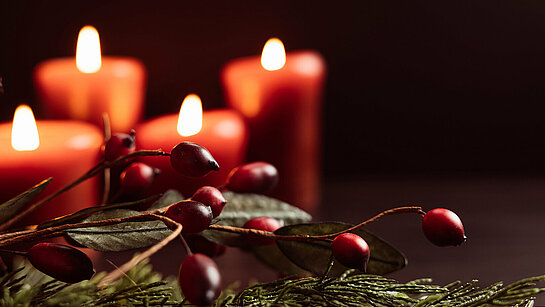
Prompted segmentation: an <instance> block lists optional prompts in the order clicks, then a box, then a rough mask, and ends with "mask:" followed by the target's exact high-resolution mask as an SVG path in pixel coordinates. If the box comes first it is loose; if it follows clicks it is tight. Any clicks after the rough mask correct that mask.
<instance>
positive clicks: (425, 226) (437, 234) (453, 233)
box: [422, 208, 466, 246]
mask: <svg viewBox="0 0 545 307" xmlns="http://www.w3.org/2000/svg"><path fill="white" fill-rule="evenodd" d="M422 230H423V231H424V235H425V236H426V238H428V240H430V241H431V243H433V244H435V245H437V246H448V245H460V244H462V243H463V242H464V241H465V240H466V236H465V234H464V225H462V221H461V220H460V218H459V217H458V215H456V213H454V212H452V211H450V210H448V209H444V208H436V209H433V210H431V211H429V212H428V213H426V215H424V219H423V220H422Z"/></svg>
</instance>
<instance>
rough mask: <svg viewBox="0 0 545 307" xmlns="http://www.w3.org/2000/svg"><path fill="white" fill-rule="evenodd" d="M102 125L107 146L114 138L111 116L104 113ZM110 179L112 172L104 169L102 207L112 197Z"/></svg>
mask: <svg viewBox="0 0 545 307" xmlns="http://www.w3.org/2000/svg"><path fill="white" fill-rule="evenodd" d="M102 123H103V125H104V144H106V143H107V142H108V141H109V140H110V138H111V137H112V128H111V126H110V116H108V113H107V112H104V113H102ZM110 177H111V171H110V168H109V167H107V168H105V169H104V191H102V201H101V202H100V204H101V205H103V204H105V203H106V202H107V201H108V195H110V186H111V184H110Z"/></svg>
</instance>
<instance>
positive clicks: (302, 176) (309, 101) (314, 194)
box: [221, 38, 326, 211]
mask: <svg viewBox="0 0 545 307" xmlns="http://www.w3.org/2000/svg"><path fill="white" fill-rule="evenodd" d="M325 73H326V65H325V62H324V60H323V58H322V57H321V56H320V55H319V54H318V53H317V52H315V51H310V50H306V51H295V52H290V53H288V54H287V55H286V53H285V51H284V46H283V44H282V42H281V41H280V40H279V39H276V38H273V39H270V40H269V41H267V43H266V44H265V47H264V48H263V53H262V57H261V59H260V58H259V57H257V56H256V57H247V58H241V59H236V60H233V61H231V62H229V63H227V64H226V65H225V67H224V68H223V70H222V74H221V80H222V85H223V89H224V92H225V99H226V103H227V105H228V106H230V107H232V108H234V109H236V110H239V111H240V112H241V113H242V114H243V115H244V116H245V118H246V119H247V121H248V123H249V128H250V132H251V133H250V144H249V151H248V160H250V161H258V160H262V161H267V162H270V163H272V164H274V165H275V166H276V167H277V168H278V171H279V175H280V181H279V185H278V187H277V188H276V189H275V190H273V195H274V196H276V197H278V198H280V199H282V200H285V201H287V202H289V203H291V204H292V205H295V206H299V207H301V208H303V209H306V210H309V211H313V210H314V209H315V207H316V206H317V204H318V203H319V200H320V187H319V184H320V116H321V100H322V91H323V83H324V79H325Z"/></svg>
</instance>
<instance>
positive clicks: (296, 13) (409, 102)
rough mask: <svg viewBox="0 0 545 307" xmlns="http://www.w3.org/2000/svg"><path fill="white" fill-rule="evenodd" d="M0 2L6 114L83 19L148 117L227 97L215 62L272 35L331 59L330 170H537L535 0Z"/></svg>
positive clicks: (544, 166)
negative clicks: (138, 80)
mask: <svg viewBox="0 0 545 307" xmlns="http://www.w3.org/2000/svg"><path fill="white" fill-rule="evenodd" d="M0 3H1V4H0V46H1V47H0V75H3V76H4V77H5V79H6V81H5V83H6V87H7V92H6V96H5V97H4V98H2V103H1V105H0V111H1V119H2V120H9V119H10V118H11V116H12V112H13V110H14V108H15V106H16V105H17V104H19V103H20V102H27V103H30V104H31V105H34V106H35V107H36V105H35V101H34V94H33V89H32V83H31V71H32V68H33V66H34V65H35V64H36V63H38V62H40V61H42V60H45V59H48V58H52V57H59V56H72V55H73V54H74V49H75V39H76V36H77V33H78V30H79V29H80V27H81V26H83V25H86V24H92V25H94V26H95V27H97V28H98V29H99V31H100V34H101V40H102V48H103V52H104V54H106V55H130V56H135V57H137V58H140V59H141V60H142V61H143V62H144V63H145V65H146V66H147V68H148V71H149V86H148V93H147V106H146V115H147V116H148V117H150V116H154V115H158V114H163V113H167V112H176V111H177V110H178V108H179V103H180V101H181V99H182V98H183V97H184V96H185V95H186V94H187V93H189V92H197V93H199V94H200V95H201V97H202V98H203V101H204V103H205V108H209V109H210V108H216V107H220V106H222V104H223V102H222V93H221V88H220V85H219V80H218V72H219V69H220V67H221V66H222V65H223V64H224V63H225V62H226V61H228V60H229V59H232V58H236V57H240V56H246V55H253V54H259V53H260V51H261V48H262V45H263V43H264V42H265V41H266V40H267V39H268V38H269V37H271V36H278V37H280V38H281V39H282V40H283V41H284V42H285V45H286V48H287V49H288V50H295V49H302V48H312V49H316V50H318V51H320V52H321V53H322V54H323V55H324V56H325V58H326V60H327V62H328V65H329V74H328V81H327V88H326V95H325V107H324V111H325V112H324V133H323V135H324V157H325V161H324V165H325V168H324V170H325V174H326V175H328V176H341V175H343V176H348V175H351V176H352V175H353V176H357V175H358V174H360V173H371V172H387V171H388V172H406V171H410V172H414V171H423V172H426V171H474V170H478V171H486V170H497V171H538V172H540V171H543V170H545V159H544V158H543V157H545V141H544V140H543V137H542V135H543V134H544V133H545V121H544V119H543V117H544V116H545V113H544V112H543V111H544V108H543V107H542V105H543V104H544V102H545V90H544V89H545V77H544V72H545V39H544V38H545V4H544V3H542V2H540V1H502V2H497V1H446V2H445V1H440V2H437V1H395V2H392V1H361V0H358V1H327V2H325V1H322V2H320V1H274V2H273V1H141V0H131V1H2V2H0ZM339 148H341V149H340V150H339Z"/></svg>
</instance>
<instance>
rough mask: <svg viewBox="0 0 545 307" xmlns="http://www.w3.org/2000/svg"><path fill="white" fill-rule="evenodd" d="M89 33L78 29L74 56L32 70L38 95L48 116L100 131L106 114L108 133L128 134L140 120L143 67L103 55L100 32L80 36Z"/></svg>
mask: <svg viewBox="0 0 545 307" xmlns="http://www.w3.org/2000/svg"><path fill="white" fill-rule="evenodd" d="M91 28H92V27H91ZM92 29H94V28H92ZM92 29H88V28H87V27H84V28H83V29H82V30H81V32H80V36H79V38H78V47H77V50H76V53H77V57H76V58H58V59H51V60H47V61H44V62H42V63H40V64H38V65H37V66H36V68H35V70H34V85H35V88H36V91H37V94H38V97H39V99H40V101H41V103H42V106H43V109H44V111H45V113H46V114H47V115H48V116H49V117H51V118H65V119H66V118H68V119H77V120H84V121H88V122H90V123H93V124H95V125H98V126H99V127H102V114H103V113H108V115H109V117H110V123H111V128H112V130H113V131H114V132H127V131H129V130H130V129H132V128H134V126H135V125H136V123H137V122H138V121H139V120H140V119H141V117H142V113H143V103H144V98H145V97H144V94H145V86H146V71H145V68H144V65H143V64H142V63H141V62H140V61H138V60H137V59H134V58H130V57H101V54H100V43H99V38H98V32H96V30H94V31H95V32H94V33H96V34H91V35H86V34H84V33H88V31H92ZM93 35H96V36H93ZM86 41H87V42H88V43H85V42H86ZM85 51H89V52H85ZM90 51H94V52H90Z"/></svg>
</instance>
